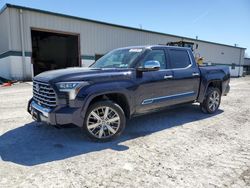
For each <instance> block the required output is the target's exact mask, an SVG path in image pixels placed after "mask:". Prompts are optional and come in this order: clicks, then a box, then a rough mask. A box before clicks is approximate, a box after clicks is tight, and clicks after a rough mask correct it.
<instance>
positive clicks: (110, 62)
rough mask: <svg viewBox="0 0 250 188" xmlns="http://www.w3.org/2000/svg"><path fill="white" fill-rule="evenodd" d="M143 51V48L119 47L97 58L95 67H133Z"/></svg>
mask: <svg viewBox="0 0 250 188" xmlns="http://www.w3.org/2000/svg"><path fill="white" fill-rule="evenodd" d="M142 53H143V49H142V48H129V49H118V50H114V51H111V52H109V53H108V54H106V55H105V56H103V57H102V58H101V59H99V60H97V61H96V62H95V63H94V64H93V65H92V66H91V67H93V68H131V65H132V64H133V62H134V61H135V60H136V59H137V57H139V56H140V55H141V54H142Z"/></svg>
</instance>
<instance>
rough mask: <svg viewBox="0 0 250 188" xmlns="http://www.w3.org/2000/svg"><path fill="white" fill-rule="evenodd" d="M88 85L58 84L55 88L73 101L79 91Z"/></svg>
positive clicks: (76, 83) (81, 83)
mask: <svg viewBox="0 0 250 188" xmlns="http://www.w3.org/2000/svg"><path fill="white" fill-rule="evenodd" d="M88 84H89V83H88V82H58V83H56V87H57V89H58V90H59V91H61V92H65V93H68V95H69V99H71V100H73V99H75V97H76V95H77V94H78V92H79V91H80V89H81V88H82V87H84V86H86V85H88Z"/></svg>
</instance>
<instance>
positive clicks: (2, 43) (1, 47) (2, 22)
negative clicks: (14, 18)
mask: <svg viewBox="0 0 250 188" xmlns="http://www.w3.org/2000/svg"><path fill="white" fill-rule="evenodd" d="M0 33H1V36H0V54H2V53H4V52H7V51H8V50H9V49H10V46H9V10H8V9H5V11H3V12H2V13H1V14H0Z"/></svg>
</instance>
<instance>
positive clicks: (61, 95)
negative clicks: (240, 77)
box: [28, 45, 230, 141]
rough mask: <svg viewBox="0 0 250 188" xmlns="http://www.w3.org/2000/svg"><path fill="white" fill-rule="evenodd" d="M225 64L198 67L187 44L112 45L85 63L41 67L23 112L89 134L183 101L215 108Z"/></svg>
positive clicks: (115, 131) (111, 133)
mask: <svg viewBox="0 0 250 188" xmlns="http://www.w3.org/2000/svg"><path fill="white" fill-rule="evenodd" d="M229 81H230V72H229V69H228V68H227V67H223V66H221V67H220V66H207V67H199V66H198V65H197V63H196V62H195V59H194V56H193V53H192V51H191V50H190V49H189V48H183V47H172V46H164V45H151V46H136V47H126V48H119V49H115V50H113V51H111V52H109V53H107V54H106V55H104V56H103V57H102V58H100V59H99V60H97V61H96V62H95V63H93V64H92V65H91V66H90V67H88V68H84V67H82V68H81V67H78V68H76V67H75V68H66V69H60V70H53V71H47V72H43V73H41V74H39V75H37V76H35V77H34V79H33V97H32V98H31V100H30V101H29V104H28V112H29V113H30V114H31V115H32V117H33V119H35V120H36V121H39V122H46V123H48V124H51V125H57V126H58V125H63V124H75V125H77V126H79V127H80V128H82V129H83V132H84V133H86V134H87V135H88V136H89V137H90V138H92V139H94V140H97V141H108V140H111V139H113V138H115V137H117V136H118V135H120V134H121V133H122V132H123V130H124V128H125V125H126V119H129V118H132V117H134V116H137V115H142V114H146V113H150V112H153V111H156V110H160V109H163V108H166V107H169V106H173V105H177V104H183V103H194V102H197V103H200V107H201V110H202V111H203V112H205V113H215V112H216V111H217V109H218V108H219V106H220V102H221V96H223V95H226V94H227V93H228V92H229Z"/></svg>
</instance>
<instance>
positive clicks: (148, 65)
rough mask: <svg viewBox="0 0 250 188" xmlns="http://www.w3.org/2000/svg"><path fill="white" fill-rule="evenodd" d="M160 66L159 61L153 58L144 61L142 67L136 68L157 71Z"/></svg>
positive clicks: (143, 70)
mask: <svg viewBox="0 0 250 188" xmlns="http://www.w3.org/2000/svg"><path fill="white" fill-rule="evenodd" d="M160 68H161V65H160V62H159V61H155V60H150V61H145V62H144V63H143V66H142V67H138V69H137V70H139V71H142V72H149V71H158V70H159V69H160Z"/></svg>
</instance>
